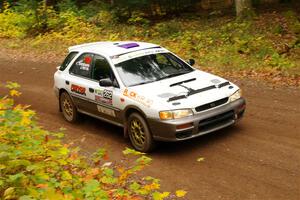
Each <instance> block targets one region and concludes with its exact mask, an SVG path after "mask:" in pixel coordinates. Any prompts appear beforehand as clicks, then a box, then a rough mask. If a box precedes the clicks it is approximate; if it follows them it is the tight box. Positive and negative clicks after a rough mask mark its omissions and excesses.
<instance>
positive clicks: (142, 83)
mask: <svg viewBox="0 0 300 200" xmlns="http://www.w3.org/2000/svg"><path fill="white" fill-rule="evenodd" d="M154 81H157V80H152V81H146V82H141V83H136V84H133V85H129V87H132V86H137V85H144V84H147V83H152V82H154Z"/></svg>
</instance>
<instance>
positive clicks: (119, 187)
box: [0, 82, 185, 200]
mask: <svg viewBox="0 0 300 200" xmlns="http://www.w3.org/2000/svg"><path fill="white" fill-rule="evenodd" d="M6 87H7V88H8V89H9V90H10V91H9V95H5V96H0V194H1V196H2V198H3V199H20V200H29V199H30V200H32V199H101V200H105V199H115V200H118V199H120V200H121V199H128V200H129V199H132V200H138V199H149V198H153V199H156V200H159V199H165V198H166V197H170V198H175V196H178V197H181V196H182V194H185V191H181V190H179V191H177V192H176V194H175V195H173V196H171V195H170V193H168V192H160V190H159V189H160V184H159V180H158V179H155V178H152V177H149V176H147V177H144V178H138V177H137V176H136V174H137V173H138V172H140V171H141V170H143V169H144V168H145V167H146V166H148V165H149V163H150V162H151V159H150V158H149V157H147V156H145V155H144V154H142V153H139V152H136V151H134V150H132V149H128V148H127V149H126V150H124V151H123V154H124V155H133V156H137V159H136V160H135V161H134V162H133V163H132V165H130V166H121V165H119V164H117V163H112V162H109V161H108V160H107V152H106V151H105V150H104V149H100V150H98V151H97V152H96V153H94V154H93V156H92V157H91V159H88V158H87V157H84V156H82V155H80V151H79V148H78V147H76V148H75V147H72V146H71V145H70V144H63V143H62V142H61V138H62V137H63V134H62V133H61V132H57V133H55V132H49V131H46V130H44V129H42V128H41V127H39V126H38V125H37V122H36V120H35V112H34V111H32V110H29V109H28V106H22V105H15V104H14V100H13V99H12V97H14V96H19V95H20V92H18V90H17V88H18V87H19V85H18V84H16V83H12V82H10V83H8V84H7V85H6Z"/></svg>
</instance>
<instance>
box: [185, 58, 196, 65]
mask: <svg viewBox="0 0 300 200" xmlns="http://www.w3.org/2000/svg"><path fill="white" fill-rule="evenodd" d="M187 63H189V64H190V65H191V66H193V65H194V64H195V60H194V59H189V60H188V61H187Z"/></svg>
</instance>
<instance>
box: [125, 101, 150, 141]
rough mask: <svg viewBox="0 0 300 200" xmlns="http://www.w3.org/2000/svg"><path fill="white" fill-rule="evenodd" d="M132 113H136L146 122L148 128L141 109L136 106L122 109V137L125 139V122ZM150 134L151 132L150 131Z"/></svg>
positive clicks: (126, 130) (126, 134)
mask: <svg viewBox="0 0 300 200" xmlns="http://www.w3.org/2000/svg"><path fill="white" fill-rule="evenodd" d="M132 113H138V114H140V115H141V116H142V117H143V118H144V119H145V121H146V123H147V125H148V127H149V124H148V121H147V117H146V114H145V113H144V112H143V111H142V109H140V108H139V107H137V106H127V107H126V108H125V109H124V114H123V119H124V120H123V121H124V137H125V138H128V128H127V120H128V118H129V116H130V115H131V114H132ZM150 132H151V130H150Z"/></svg>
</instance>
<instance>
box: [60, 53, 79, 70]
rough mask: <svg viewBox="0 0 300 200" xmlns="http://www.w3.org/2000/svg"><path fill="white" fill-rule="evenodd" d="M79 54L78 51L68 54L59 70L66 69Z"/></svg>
mask: <svg viewBox="0 0 300 200" xmlns="http://www.w3.org/2000/svg"><path fill="white" fill-rule="evenodd" d="M77 54H78V52H71V53H69V54H68V55H67V57H66V58H65V60H64V62H63V63H62V64H61V66H60V68H59V70H60V71H64V70H65V69H66V68H67V66H68V65H69V64H70V62H71V61H72V60H73V58H74V57H75V56H76V55H77Z"/></svg>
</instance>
